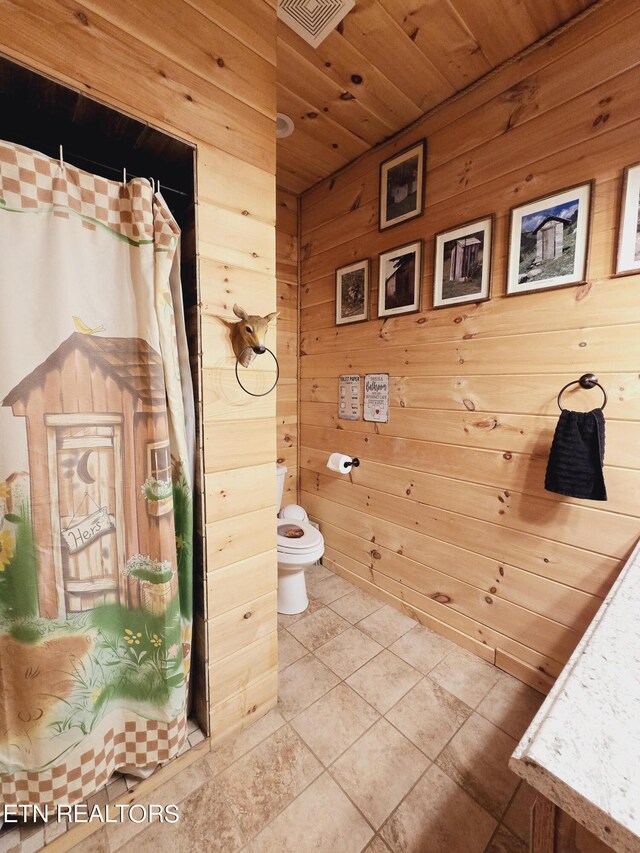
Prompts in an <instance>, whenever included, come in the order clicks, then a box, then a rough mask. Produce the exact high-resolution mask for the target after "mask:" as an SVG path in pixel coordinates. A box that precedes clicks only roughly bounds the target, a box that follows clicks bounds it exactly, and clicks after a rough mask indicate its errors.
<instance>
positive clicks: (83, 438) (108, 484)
mask: <svg viewBox="0 0 640 853" xmlns="http://www.w3.org/2000/svg"><path fill="white" fill-rule="evenodd" d="M46 423H47V445H48V454H49V471H50V473H51V480H50V488H51V526H52V532H53V543H54V562H55V564H56V565H55V568H56V580H57V583H58V588H59V589H60V588H62V589H63V590H64V607H65V610H66V613H67V614H70V613H77V612H79V611H82V610H90V609H92V608H93V607H95V606H96V605H98V604H117V603H123V604H124V603H126V586H124V584H126V578H125V577H124V575H123V572H122V569H123V568H124V562H125V555H124V522H123V494H122V418H121V417H119V416H113V415H99V414H98V415H97V414H95V413H89V414H87V415H82V414H73V415H47V416H46ZM60 605H62V601H60Z"/></svg>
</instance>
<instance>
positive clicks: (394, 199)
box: [378, 139, 427, 231]
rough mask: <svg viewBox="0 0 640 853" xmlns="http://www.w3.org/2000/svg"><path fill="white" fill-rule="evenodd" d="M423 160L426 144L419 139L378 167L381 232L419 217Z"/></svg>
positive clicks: (423, 182) (421, 199) (420, 213)
mask: <svg viewBox="0 0 640 853" xmlns="http://www.w3.org/2000/svg"><path fill="white" fill-rule="evenodd" d="M426 160H427V141H426V139H421V140H420V141H419V142H416V143H415V144H414V145H412V146H411V147H410V148H406V149H405V150H404V151H401V152H400V153H399V154H395V155H394V156H393V157H390V158H389V159H388V160H385V161H384V162H383V163H381V164H380V209H379V219H378V228H379V230H380V231H384V230H385V229H386V228H391V227H392V226H393V225H400V224H401V223H402V222H407V221H408V220H409V219H414V218H415V217H416V216H421V215H422V213H423V211H424V184H425V172H426Z"/></svg>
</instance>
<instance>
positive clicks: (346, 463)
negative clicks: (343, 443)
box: [327, 453, 353, 474]
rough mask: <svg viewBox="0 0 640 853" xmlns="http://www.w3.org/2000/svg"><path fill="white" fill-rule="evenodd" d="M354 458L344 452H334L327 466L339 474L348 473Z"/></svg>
mask: <svg viewBox="0 0 640 853" xmlns="http://www.w3.org/2000/svg"><path fill="white" fill-rule="evenodd" d="M352 464H353V459H352V458H351V457H350V456H346V455H345V454H344V453H332V454H331V456H330V457H329V461H328V462H327V468H328V469H329V470H330V471H335V472H336V473H338V474H348V473H349V471H350V470H351V466H352Z"/></svg>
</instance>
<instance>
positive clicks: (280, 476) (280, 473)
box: [276, 465, 288, 515]
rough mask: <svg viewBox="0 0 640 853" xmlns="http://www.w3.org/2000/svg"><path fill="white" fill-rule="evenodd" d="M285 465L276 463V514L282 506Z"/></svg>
mask: <svg viewBox="0 0 640 853" xmlns="http://www.w3.org/2000/svg"><path fill="white" fill-rule="evenodd" d="M287 470H288V469H287V467H286V465H276V478H277V481H276V515H277V514H278V513H279V512H280V507H281V506H282V493H283V492H284V478H285V475H286V473H287Z"/></svg>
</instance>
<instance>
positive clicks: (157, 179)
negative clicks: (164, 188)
mask: <svg viewBox="0 0 640 853" xmlns="http://www.w3.org/2000/svg"><path fill="white" fill-rule="evenodd" d="M156 181H158V193H160V179H159V178H156Z"/></svg>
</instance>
